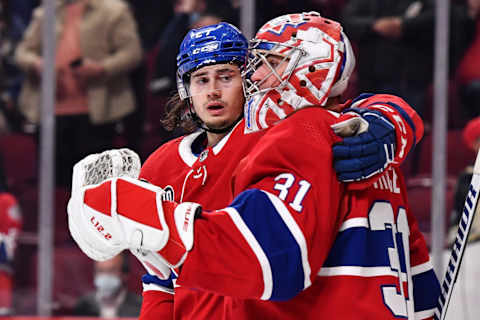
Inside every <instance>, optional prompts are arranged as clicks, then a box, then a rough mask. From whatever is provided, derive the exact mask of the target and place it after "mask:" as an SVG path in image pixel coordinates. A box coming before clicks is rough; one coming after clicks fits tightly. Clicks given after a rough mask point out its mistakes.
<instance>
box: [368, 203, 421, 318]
mask: <svg viewBox="0 0 480 320" xmlns="http://www.w3.org/2000/svg"><path fill="white" fill-rule="evenodd" d="M368 219H369V223H370V229H371V230H372V231H385V230H387V229H390V230H391V232H392V239H393V247H388V248H387V250H388V258H389V260H390V268H391V270H392V271H394V272H396V273H397V274H398V279H399V288H398V289H399V290H397V287H396V286H382V288H381V290H382V295H383V300H384V302H385V305H386V306H387V308H388V309H390V311H391V312H392V314H393V315H394V316H396V317H407V316H408V315H413V314H414V306H413V303H412V300H411V299H409V297H411V296H413V292H412V290H413V288H412V285H411V283H412V273H411V270H410V267H409V266H410V264H409V263H406V262H407V261H410V249H409V242H408V238H409V235H410V231H409V227H408V221H407V214H406V211H405V209H404V208H399V209H398V215H397V221H396V223H395V216H394V212H393V208H392V205H391V204H390V203H389V202H375V204H374V205H373V206H372V208H371V209H370V212H369V214H368ZM398 291H400V292H398Z"/></svg>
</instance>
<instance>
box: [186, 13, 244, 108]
mask: <svg viewBox="0 0 480 320" xmlns="http://www.w3.org/2000/svg"><path fill="white" fill-rule="evenodd" d="M247 50H248V41H247V39H246V38H245V36H244V35H243V34H242V33H241V32H240V31H239V30H238V29H237V28H236V27H235V26H233V25H231V24H229V23H225V22H222V23H219V24H215V25H210V26H206V27H202V28H198V29H192V30H190V31H189V32H188V33H187V35H186V36H185V38H184V39H183V41H182V43H181V44H180V49H179V54H178V55H177V89H178V93H179V95H180V99H182V100H185V99H187V98H189V97H190V96H191V94H190V92H189V89H188V83H189V80H190V74H191V73H192V72H194V71H195V70H198V69H200V68H202V67H205V66H208V65H213V64H220V63H235V64H237V65H238V66H239V67H240V68H241V69H243V68H244V67H245V63H246V59H247Z"/></svg>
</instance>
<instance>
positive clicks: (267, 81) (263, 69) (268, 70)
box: [251, 54, 288, 90]
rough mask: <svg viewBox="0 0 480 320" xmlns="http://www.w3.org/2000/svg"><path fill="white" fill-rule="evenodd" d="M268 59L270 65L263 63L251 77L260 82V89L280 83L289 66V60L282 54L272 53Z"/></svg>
mask: <svg viewBox="0 0 480 320" xmlns="http://www.w3.org/2000/svg"><path fill="white" fill-rule="evenodd" d="M266 60H267V62H268V64H269V65H270V66H268V65H267V63H262V64H261V65H260V66H258V67H257V69H256V70H255V72H254V73H253V74H252V77H251V80H252V81H254V82H256V83H258V85H259V88H260V90H262V89H268V88H274V87H277V86H278V85H280V82H281V78H282V75H283V73H284V72H285V69H286V68H287V66H288V60H286V59H285V58H284V57H281V56H277V55H273V54H271V55H268V56H267V57H266ZM273 70H274V71H275V73H276V74H275V73H274V72H273Z"/></svg>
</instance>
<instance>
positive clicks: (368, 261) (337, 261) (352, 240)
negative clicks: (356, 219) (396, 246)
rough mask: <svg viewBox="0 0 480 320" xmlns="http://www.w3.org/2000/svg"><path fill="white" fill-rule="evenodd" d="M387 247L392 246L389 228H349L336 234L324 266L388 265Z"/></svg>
mask: <svg viewBox="0 0 480 320" xmlns="http://www.w3.org/2000/svg"><path fill="white" fill-rule="evenodd" d="M388 247H391V248H393V238H392V230H391V229H386V230H378V231H371V230H369V229H368V228H365V227H354V228H349V229H346V230H344V231H342V232H340V233H339V234H338V236H337V239H336V240H335V242H334V244H333V247H332V249H331V250H330V253H329V255H328V258H327V260H326V261H325V263H324V266H325V267H340V266H360V267H390V259H389V257H388V250H387V249H388ZM402 271H403V270H402Z"/></svg>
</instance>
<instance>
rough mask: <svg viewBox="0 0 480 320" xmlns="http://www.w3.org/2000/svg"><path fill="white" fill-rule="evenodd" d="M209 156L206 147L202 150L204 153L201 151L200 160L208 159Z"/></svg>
mask: <svg viewBox="0 0 480 320" xmlns="http://www.w3.org/2000/svg"><path fill="white" fill-rule="evenodd" d="M207 157H208V149H205V150H203V151H202V153H200V156H199V157H198V160H199V161H200V162H203V161H204V160H205V159H207Z"/></svg>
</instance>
